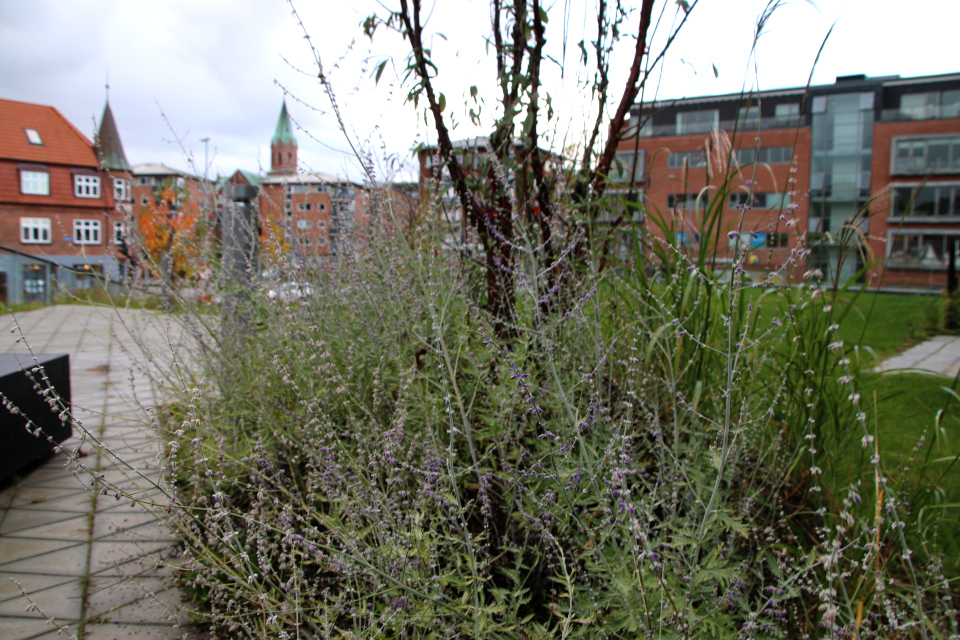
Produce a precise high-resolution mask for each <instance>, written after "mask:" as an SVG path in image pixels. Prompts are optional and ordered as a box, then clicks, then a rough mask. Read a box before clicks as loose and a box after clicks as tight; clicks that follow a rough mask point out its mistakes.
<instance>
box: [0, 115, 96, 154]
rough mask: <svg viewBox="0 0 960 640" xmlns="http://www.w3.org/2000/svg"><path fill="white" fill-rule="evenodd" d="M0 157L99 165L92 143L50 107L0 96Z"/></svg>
mask: <svg viewBox="0 0 960 640" xmlns="http://www.w3.org/2000/svg"><path fill="white" fill-rule="evenodd" d="M0 158H4V159H7V160H20V161H25V162H42V163H49V164H67V165H73V166H81V167H99V166H100V163H99V162H98V161H97V156H96V154H95V153H94V150H93V143H92V142H90V140H89V139H87V137H86V136H84V135H83V134H82V133H80V131H79V130H78V129H77V128H76V127H74V126H73V125H72V124H71V123H70V121H69V120H67V119H66V118H65V117H63V115H62V114H61V113H60V112H59V111H57V110H56V109H55V108H54V107H48V106H44V105H40V104H32V103H29V102H17V101H14V100H0Z"/></svg>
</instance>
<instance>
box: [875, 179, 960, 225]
mask: <svg viewBox="0 0 960 640" xmlns="http://www.w3.org/2000/svg"><path fill="white" fill-rule="evenodd" d="M891 211H892V212H893V213H892V217H894V218H902V217H905V216H906V217H913V218H934V217H943V216H952V217H960V185H956V184H948V185H924V186H921V187H897V188H895V189H894V190H893V205H892V209H891Z"/></svg>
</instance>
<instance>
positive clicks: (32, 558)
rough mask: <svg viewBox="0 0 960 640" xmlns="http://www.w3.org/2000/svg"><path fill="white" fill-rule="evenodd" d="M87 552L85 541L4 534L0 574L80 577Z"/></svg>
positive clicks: (84, 566)
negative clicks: (79, 542) (11, 536)
mask: <svg viewBox="0 0 960 640" xmlns="http://www.w3.org/2000/svg"><path fill="white" fill-rule="evenodd" d="M87 553H88V545H86V544H75V543H71V542H67V541H64V540H30V539H27V538H7V537H3V538H0V574H7V573H17V572H19V573H44V574H47V575H57V576H79V575H83V574H84V573H86V571H87ZM0 637H2V636H0Z"/></svg>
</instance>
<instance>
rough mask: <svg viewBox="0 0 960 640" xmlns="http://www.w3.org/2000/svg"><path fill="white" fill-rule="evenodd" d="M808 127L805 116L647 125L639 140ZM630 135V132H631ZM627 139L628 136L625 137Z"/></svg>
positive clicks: (807, 120)
mask: <svg viewBox="0 0 960 640" xmlns="http://www.w3.org/2000/svg"><path fill="white" fill-rule="evenodd" d="M807 125H809V119H808V118H807V117H806V116H781V117H779V118H776V117H770V118H759V119H758V118H750V119H747V120H740V121H739V122H737V121H736V120H721V121H720V122H719V123H712V122H691V123H684V124H682V125H677V124H656V125H647V126H645V127H643V128H642V129H641V130H640V137H641V138H660V137H664V136H686V135H695V134H708V133H710V132H711V131H712V130H713V129H714V128H719V129H722V130H724V131H726V132H728V133H729V132H732V131H733V130H734V129H736V130H738V131H760V130H766V129H793V128H795V127H800V126H807ZM631 133H632V131H631ZM627 137H629V136H627Z"/></svg>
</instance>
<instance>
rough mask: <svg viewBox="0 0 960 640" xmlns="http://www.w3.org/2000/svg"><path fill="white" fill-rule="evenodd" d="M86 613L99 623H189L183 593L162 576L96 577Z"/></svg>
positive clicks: (92, 584) (89, 595)
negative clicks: (121, 578) (119, 578)
mask: <svg viewBox="0 0 960 640" xmlns="http://www.w3.org/2000/svg"><path fill="white" fill-rule="evenodd" d="M87 593H88V596H87V616H88V617H89V619H91V620H94V621H96V622H98V623H104V622H114V623H117V622H119V623H140V624H142V623H149V624H161V625H162V624H186V623H187V622H188V621H189V618H190V615H189V609H188V608H187V607H186V606H184V604H183V593H182V592H181V591H180V589H177V588H175V587H171V586H170V585H169V584H168V582H167V581H166V580H163V579H160V578H128V579H123V580H117V579H114V578H93V579H92V580H90V587H89V589H88V591H87Z"/></svg>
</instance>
